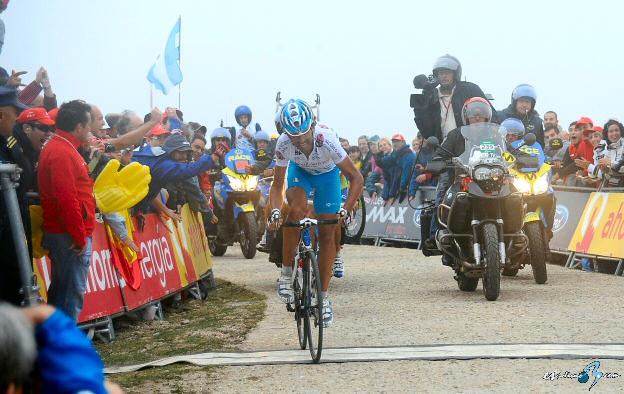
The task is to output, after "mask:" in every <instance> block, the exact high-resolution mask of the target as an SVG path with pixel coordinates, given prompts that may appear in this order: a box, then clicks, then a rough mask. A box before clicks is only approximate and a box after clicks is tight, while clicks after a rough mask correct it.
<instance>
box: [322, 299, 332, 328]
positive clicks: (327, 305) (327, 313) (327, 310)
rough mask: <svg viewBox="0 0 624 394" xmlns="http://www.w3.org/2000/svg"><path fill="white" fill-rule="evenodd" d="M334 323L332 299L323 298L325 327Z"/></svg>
mask: <svg viewBox="0 0 624 394" xmlns="http://www.w3.org/2000/svg"><path fill="white" fill-rule="evenodd" d="M333 323H334V311H333V310H332V303H331V301H330V300H323V328H327V327H329V326H331V325H332V324H333Z"/></svg>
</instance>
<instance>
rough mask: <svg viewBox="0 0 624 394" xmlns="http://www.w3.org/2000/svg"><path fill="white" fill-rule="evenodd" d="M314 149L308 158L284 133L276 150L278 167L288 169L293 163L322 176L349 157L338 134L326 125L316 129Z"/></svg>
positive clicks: (318, 126)
mask: <svg viewBox="0 0 624 394" xmlns="http://www.w3.org/2000/svg"><path fill="white" fill-rule="evenodd" d="M313 139H314V149H313V150H312V153H311V154H310V157H309V158H307V157H306V156H305V155H304V154H303V152H301V151H300V150H299V149H297V148H296V147H295V145H294V144H293V143H292V141H291V140H290V138H289V137H288V134H286V133H283V134H282V135H281V136H280V137H279V139H278V140H277V146H276V148H275V157H276V164H275V165H276V166H279V167H287V166H288V162H289V161H292V162H293V163H295V164H297V165H298V166H299V167H300V168H301V169H303V170H304V171H306V172H307V173H309V174H311V175H320V174H325V173H328V172H330V171H332V170H333V169H334V168H335V167H336V164H338V163H340V162H341V161H343V160H344V159H345V158H346V157H347V152H346V151H345V150H344V149H343V148H342V146H340V141H338V137H337V136H336V133H335V132H334V131H333V130H332V129H330V128H329V127H327V126H325V125H316V127H315V128H314V136H313Z"/></svg>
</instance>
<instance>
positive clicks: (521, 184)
mask: <svg viewBox="0 0 624 394" xmlns="http://www.w3.org/2000/svg"><path fill="white" fill-rule="evenodd" d="M513 184H514V186H515V187H516V189H518V191H519V192H520V193H522V194H526V195H531V184H530V183H529V182H527V181H525V180H524V179H520V178H515V179H514V181H513Z"/></svg>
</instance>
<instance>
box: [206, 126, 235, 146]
mask: <svg viewBox="0 0 624 394" xmlns="http://www.w3.org/2000/svg"><path fill="white" fill-rule="evenodd" d="M230 137H231V134H230V130H228V129H226V128H225V127H218V128H216V129H214V130H213V131H212V133H210V143H211V144H212V146H213V147H215V146H217V141H216V139H221V138H223V139H225V143H226V144H227V146H229V147H231V145H230Z"/></svg>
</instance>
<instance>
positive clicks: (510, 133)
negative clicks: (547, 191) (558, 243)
mask: <svg viewBox="0 0 624 394" xmlns="http://www.w3.org/2000/svg"><path fill="white" fill-rule="evenodd" d="M501 126H502V127H504V128H505V129H506V130H507V134H506V137H505V138H506V139H507V150H508V151H509V152H512V153H513V154H514V156H516V157H518V156H519V155H529V156H537V157H538V158H539V162H540V163H543V162H544V160H545V159H546V155H545V153H544V149H543V148H542V146H541V145H540V144H539V142H537V141H536V142H535V143H534V144H533V145H530V146H526V145H525V146H522V145H523V144H524V138H523V137H524V134H525V128H524V124H523V123H522V122H521V121H520V120H519V119H516V118H508V119H505V120H503V121H502V122H501ZM518 147H520V149H517V148H518ZM551 197H552V198H551V199H550V201H548V202H547V200H546V199H544V200H543V202H542V208H543V209H544V214H545V216H546V224H547V230H548V235H549V239H552V237H553V232H552V228H553V223H554V221H555V207H556V206H557V203H556V201H557V199H556V198H555V196H554V194H551Z"/></svg>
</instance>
